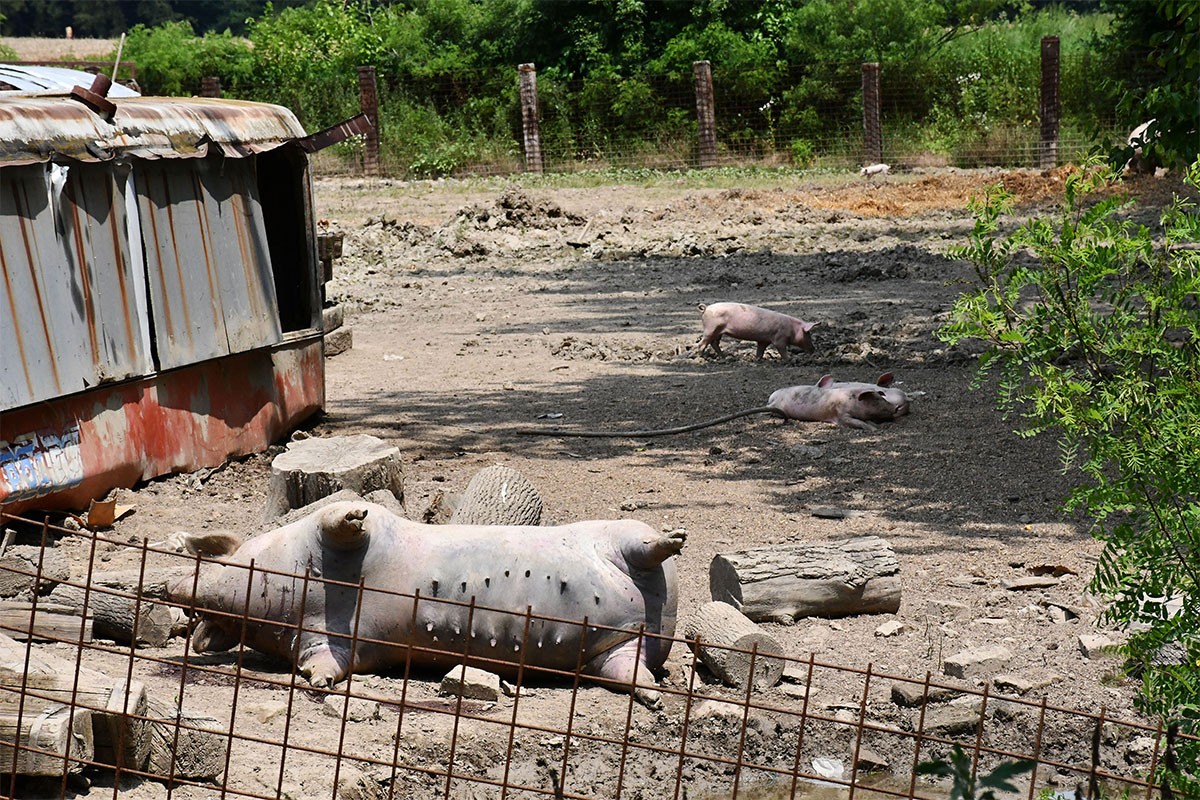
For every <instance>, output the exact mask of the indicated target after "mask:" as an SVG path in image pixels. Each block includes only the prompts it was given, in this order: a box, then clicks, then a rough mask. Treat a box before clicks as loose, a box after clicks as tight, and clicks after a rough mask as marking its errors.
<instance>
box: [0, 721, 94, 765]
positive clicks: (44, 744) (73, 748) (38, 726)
mask: <svg viewBox="0 0 1200 800" xmlns="http://www.w3.org/2000/svg"><path fill="white" fill-rule="evenodd" d="M14 744H15V745H16V747H15V748H14ZM14 749H15V751H16V753H15V756H16V761H15V763H14V761H13V757H14ZM93 755H94V751H93V749H92V715H91V712H90V711H88V710H87V709H83V708H76V709H74V710H72V709H69V708H67V707H66V706H60V705H56V706H53V707H51V708H47V709H45V710H43V711H41V712H38V713H32V714H31V713H29V712H28V711H26V712H24V713H18V711H17V709H15V708H10V707H7V706H6V707H4V708H0V766H3V768H4V772H6V773H12V772H15V773H16V774H18V775H41V776H50V775H54V776H57V775H64V774H66V773H68V772H78V771H80V770H81V769H83V767H84V765H83V764H82V763H81V762H83V761H90V760H92V756H93Z"/></svg>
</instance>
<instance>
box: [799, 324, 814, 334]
mask: <svg viewBox="0 0 1200 800" xmlns="http://www.w3.org/2000/svg"><path fill="white" fill-rule="evenodd" d="M800 327H801V328H803V329H804V332H805V333H808V332H809V331H811V330H812V329H813V328H815V327H817V323H816V322H801V323H800Z"/></svg>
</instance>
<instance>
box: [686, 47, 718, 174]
mask: <svg viewBox="0 0 1200 800" xmlns="http://www.w3.org/2000/svg"><path fill="white" fill-rule="evenodd" d="M692 77H693V81H694V83H695V86H696V120H697V122H698V123H699V125H698V127H697V131H696V139H697V145H698V147H699V155H700V168H701V169H707V168H708V167H715V166H716V165H717V113H716V108H715V106H714V104H713V82H712V63H710V62H708V61H694V62H692Z"/></svg>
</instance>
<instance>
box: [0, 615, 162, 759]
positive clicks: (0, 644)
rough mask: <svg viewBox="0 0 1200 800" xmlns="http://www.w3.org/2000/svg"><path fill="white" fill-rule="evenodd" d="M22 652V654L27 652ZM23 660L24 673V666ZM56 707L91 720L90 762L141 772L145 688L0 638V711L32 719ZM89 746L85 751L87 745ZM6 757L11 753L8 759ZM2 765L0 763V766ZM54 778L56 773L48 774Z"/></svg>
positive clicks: (144, 743)
mask: <svg viewBox="0 0 1200 800" xmlns="http://www.w3.org/2000/svg"><path fill="white" fill-rule="evenodd" d="M27 650H28V652H27ZM27 660H28V670H26V661H27ZM60 705H67V706H70V705H73V706H75V707H76V708H79V709H85V710H87V711H88V712H89V713H90V714H91V720H92V726H93V732H92V733H91V734H89V737H88V741H89V742H93V741H94V754H95V756H94V757H95V760H97V761H100V762H102V763H105V764H112V765H114V766H116V765H118V764H119V765H120V766H122V767H130V768H133V769H141V768H142V765H143V764H144V763H145V761H146V754H147V752H148V750H149V742H148V734H147V724H146V721H145V720H144V719H143V718H142V717H144V716H145V714H146V709H147V699H146V688H145V686H143V685H142V683H141V682H140V681H137V680H134V681H132V682H126V679H125V677H124V676H121V677H113V676H111V675H107V674H105V673H103V672H99V671H97V670H93V669H89V668H88V667H80V668H78V669H76V664H75V661H74V660H73V659H67V658H61V657H59V656H56V655H54V654H53V653H48V652H44V651H42V650H41V649H39V648H35V647H29V646H27V645H25V644H21V643H18V642H16V641H15V640H13V639H11V638H9V637H7V636H0V711H2V712H3V713H5V714H10V715H15V714H16V713H17V709H18V708H21V709H23V715H22V716H23V718H29V719H31V718H33V717H35V716H37V715H38V714H40V713H42V712H43V711H45V710H47V709H51V708H55V707H58V706H60ZM89 746H91V745H89ZM11 757H12V754H11V752H10V753H9V758H11ZM3 764H4V762H3V761H0V766H3ZM54 774H59V773H54Z"/></svg>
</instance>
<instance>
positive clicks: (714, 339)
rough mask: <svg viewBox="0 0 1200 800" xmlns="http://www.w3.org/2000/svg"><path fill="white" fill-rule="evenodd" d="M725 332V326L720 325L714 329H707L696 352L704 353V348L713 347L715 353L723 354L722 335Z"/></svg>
mask: <svg viewBox="0 0 1200 800" xmlns="http://www.w3.org/2000/svg"><path fill="white" fill-rule="evenodd" d="M724 332H725V330H724V328H722V327H721V326H719V325H718V326H717V327H715V328H713V329H712V330H705V331H704V336H702V337H701V338H700V345H699V346H698V347H697V348H696V353H697V354H700V353H703V352H704V348H706V347H711V348H712V349H713V352H714V353H716V354H717V355H721V335H722V334H723V333H724Z"/></svg>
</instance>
